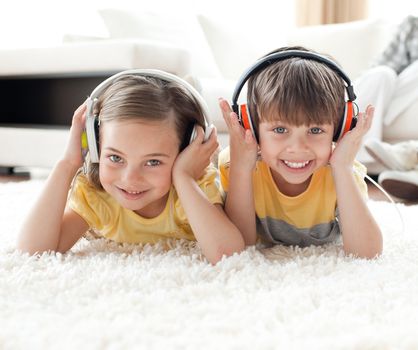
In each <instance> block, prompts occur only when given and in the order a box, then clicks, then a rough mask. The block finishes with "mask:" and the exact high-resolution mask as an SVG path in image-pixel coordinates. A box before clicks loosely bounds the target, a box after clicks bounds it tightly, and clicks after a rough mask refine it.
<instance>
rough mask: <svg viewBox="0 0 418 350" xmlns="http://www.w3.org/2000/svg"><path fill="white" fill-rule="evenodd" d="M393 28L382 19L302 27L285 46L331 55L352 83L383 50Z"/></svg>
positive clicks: (290, 36)
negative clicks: (298, 46) (299, 46)
mask: <svg viewBox="0 0 418 350" xmlns="http://www.w3.org/2000/svg"><path fill="white" fill-rule="evenodd" d="M394 28H395V26H394V25H393V24H392V25H390V24H389V23H387V22H385V21H383V20H362V21H353V22H348V23H339V24H327V25H318V26H309V27H302V28H298V29H295V30H294V31H292V32H291V33H290V34H289V36H288V45H302V46H305V47H307V48H310V49H313V50H315V51H318V52H320V53H326V54H329V55H331V56H332V57H333V58H334V59H336V60H337V62H338V63H339V64H340V65H341V66H342V68H343V70H344V71H345V72H346V73H347V74H348V75H349V76H350V78H351V79H352V80H354V79H355V78H357V77H358V76H360V74H361V73H362V71H364V70H365V69H367V68H369V67H370V65H371V64H372V63H373V61H374V60H375V59H376V58H377V56H378V55H379V54H380V53H381V52H382V51H383V49H384V48H385V46H386V45H387V44H388V42H389V40H390V38H391V31H393V30H394Z"/></svg>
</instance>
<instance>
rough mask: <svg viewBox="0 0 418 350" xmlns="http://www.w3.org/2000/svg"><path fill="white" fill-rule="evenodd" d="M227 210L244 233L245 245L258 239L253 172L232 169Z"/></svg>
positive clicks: (252, 243) (226, 203)
mask: <svg viewBox="0 0 418 350" xmlns="http://www.w3.org/2000/svg"><path fill="white" fill-rule="evenodd" d="M229 179H230V180H229V189H228V195H227V198H226V202H225V211H226V213H227V215H228V216H229V218H230V219H231V220H232V222H233V223H234V224H235V225H236V226H237V227H238V229H239V230H240V232H241V233H242V235H243V237H244V241H245V245H254V244H255V243H256V241H257V233H256V223H255V208H254V191H253V183H252V172H248V171H239V170H238V169H234V168H231V169H230V177H229Z"/></svg>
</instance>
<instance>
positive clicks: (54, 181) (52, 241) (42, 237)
mask: <svg viewBox="0 0 418 350" xmlns="http://www.w3.org/2000/svg"><path fill="white" fill-rule="evenodd" d="M77 170H78V169H75V168H73V167H72V166H71V165H69V164H68V163H66V162H64V161H60V162H58V163H57V164H56V165H55V167H54V169H53V170H52V172H51V174H50V175H49V177H48V179H47V181H46V184H45V187H44V189H43V190H42V192H41V194H40V196H39V197H38V199H37V200H36V202H35V204H34V205H33V207H32V209H31V210H30V212H29V214H28V216H27V217H26V219H25V221H24V222H23V224H22V227H21V229H20V233H19V239H18V244H17V248H18V249H20V250H22V251H24V252H29V253H31V254H33V253H36V252H43V251H48V250H56V248H57V245H58V242H59V239H60V231H61V223H62V218H63V213H64V209H65V205H66V202H67V196H68V190H69V188H70V185H71V181H72V179H73V177H74V176H75V174H76V172H77Z"/></svg>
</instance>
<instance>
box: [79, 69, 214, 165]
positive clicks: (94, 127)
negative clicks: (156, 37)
mask: <svg viewBox="0 0 418 350" xmlns="http://www.w3.org/2000/svg"><path fill="white" fill-rule="evenodd" d="M125 75H139V76H143V77H153V78H157V79H161V80H164V81H166V82H175V83H178V84H180V85H181V86H183V87H184V88H185V89H186V90H187V91H189V92H190V94H191V95H192V96H193V97H194V98H195V99H196V100H197V102H198V103H199V106H200V108H201V109H202V111H203V117H204V119H205V127H204V131H205V137H204V141H206V140H207V139H208V138H209V136H210V134H211V132H212V129H213V127H214V126H213V124H212V122H211V119H210V117H209V109H208V106H207V104H206V102H205V100H204V99H203V97H202V96H201V95H200V94H199V92H198V91H197V90H196V89H195V88H194V87H193V86H192V85H190V84H189V83H188V82H187V81H185V80H183V79H181V78H179V77H177V76H176V75H174V74H170V73H167V72H164V71H161V70H157V69H130V70H126V71H123V72H120V73H117V74H115V75H112V76H111V77H109V78H107V79H106V80H105V81H103V82H102V83H100V84H99V85H98V86H97V87H96V88H95V89H94V90H93V92H92V93H91V95H90V97H89V98H88V99H87V101H86V103H87V110H86V135H87V145H88V151H89V153H90V161H91V162H92V163H98V162H99V146H98V140H99V125H100V120H99V117H98V115H95V114H94V106H95V104H96V102H97V100H98V98H99V96H100V95H101V94H102V93H103V92H104V91H105V90H106V89H107V88H108V87H109V86H110V85H111V84H112V83H113V82H114V81H115V80H116V79H118V78H119V77H121V76H125ZM196 135H197V129H196V125H195V126H194V127H193V131H192V134H191V137H190V141H189V143H190V142H192V141H193V140H194V139H195V138H196Z"/></svg>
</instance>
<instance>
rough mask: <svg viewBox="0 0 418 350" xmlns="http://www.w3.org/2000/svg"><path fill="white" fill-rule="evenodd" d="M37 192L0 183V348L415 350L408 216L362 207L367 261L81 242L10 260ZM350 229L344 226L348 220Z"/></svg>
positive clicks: (417, 284) (281, 250) (417, 249)
mask: <svg viewBox="0 0 418 350" xmlns="http://www.w3.org/2000/svg"><path fill="white" fill-rule="evenodd" d="M42 184H43V183H42V181H39V180H38V181H36V180H33V181H28V182H21V183H3V184H0V223H1V226H0V227H1V229H0V324H1V326H0V348H1V349H240V350H241V349H379V350H381V349H418V332H417V317H418V206H404V205H400V204H399V205H398V208H399V210H400V212H401V213H402V216H403V220H404V223H405V230H404V231H403V232H401V229H400V218H399V216H398V214H397V211H396V208H395V206H393V205H392V204H390V203H387V202H377V201H371V202H370V203H369V206H370V208H371V210H372V212H373V214H374V215H375V217H376V218H377V220H378V222H379V223H380V225H381V228H382V230H383V233H384V253H383V255H382V256H381V257H380V258H378V259H375V260H371V261H368V260H361V259H354V258H352V257H347V256H344V254H343V253H342V251H341V245H338V244H333V245H328V246H325V247H309V248H305V249H299V248H289V247H281V246H276V247H273V248H262V247H258V248H254V247H251V248H248V249H247V250H246V251H244V252H243V253H241V254H239V255H234V256H232V257H230V258H228V259H224V260H222V261H221V262H220V263H218V264H217V265H216V266H211V265H210V264H208V263H207V262H206V260H205V259H204V258H203V257H202V255H201V253H200V250H199V248H198V247H196V245H195V244H193V243H190V242H185V241H170V242H168V243H169V245H170V246H171V249H170V250H168V251H167V250H165V249H164V247H163V245H161V244H159V245H156V246H149V245H145V246H135V245H120V244H115V243H112V242H108V241H106V240H104V239H93V240H88V239H85V238H83V239H81V240H80V241H79V242H78V243H77V245H76V246H75V247H74V248H73V249H72V250H71V251H70V252H69V253H67V254H64V255H62V254H43V255H41V256H38V257H30V256H28V255H25V254H20V253H19V252H16V251H15V250H14V245H15V241H16V237H17V232H18V229H19V225H20V223H21V221H22V219H23V217H24V216H25V214H26V213H27V211H28V210H29V207H30V206H31V204H32V203H33V201H34V199H35V198H36V195H37V194H38V193H39V191H40V189H41V187H42ZM353 220H355V218H353Z"/></svg>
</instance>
